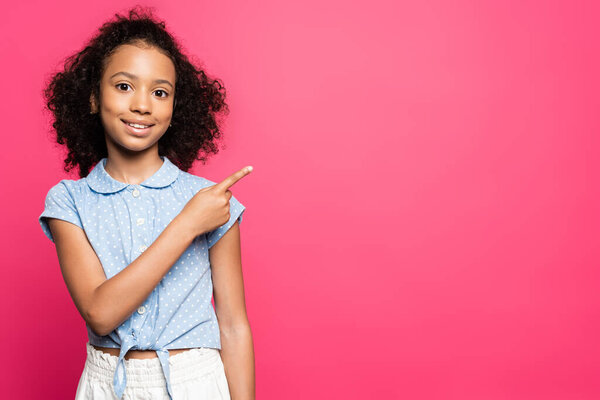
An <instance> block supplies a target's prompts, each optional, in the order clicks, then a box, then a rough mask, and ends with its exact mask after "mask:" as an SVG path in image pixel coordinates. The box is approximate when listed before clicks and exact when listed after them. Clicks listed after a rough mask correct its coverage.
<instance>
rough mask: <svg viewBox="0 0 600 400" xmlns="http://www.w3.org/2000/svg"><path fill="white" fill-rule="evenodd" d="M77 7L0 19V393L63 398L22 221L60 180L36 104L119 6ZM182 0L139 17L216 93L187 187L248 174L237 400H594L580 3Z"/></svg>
mask: <svg viewBox="0 0 600 400" xmlns="http://www.w3.org/2000/svg"><path fill="white" fill-rule="evenodd" d="M98 3H99V4H92V3H91V2H90V3H89V4H82V3H80V2H74V1H64V0H58V1H56V2H41V1H17V2H12V3H6V4H4V7H3V9H4V12H3V18H2V20H3V23H2V24H1V25H0V34H1V37H2V40H1V41H0V54H2V63H1V68H2V96H1V97H0V101H1V102H2V108H1V109H2V112H3V118H2V122H3V123H5V125H4V128H3V135H2V137H3V146H4V151H3V152H2V157H0V173H1V174H2V175H1V177H0V178H1V179H2V184H3V187H2V196H1V201H2V226H3V229H2V231H1V233H0V235H1V238H0V239H1V240H0V243H1V246H2V249H1V250H2V253H1V254H2V266H3V271H4V274H3V279H2V280H0V285H1V286H0V293H1V301H0V307H1V312H2V324H3V329H2V330H1V335H2V336H1V338H0V340H1V343H2V344H3V349H2V352H3V356H2V359H3V362H2V363H1V364H0V369H1V371H0V376H2V382H3V385H2V393H3V394H2V397H5V398H18V399H38V398H45V399H64V398H72V396H73V394H74V393H75V388H76V385H77V382H78V379H79V376H80V374H81V371H82V368H83V362H84V359H85V348H84V344H85V342H86V339H87V338H86V335H85V328H84V324H83V320H82V319H81V317H80V316H79V314H78V313H77V311H76V309H75V307H74V305H73V303H72V300H71V298H70V297H69V295H68V292H67V290H66V286H65V285H64V282H63V280H62V276H61V274H60V269H59V266H58V262H57V257H56V252H55V249H54V246H53V245H52V243H51V242H50V241H49V240H48V239H47V238H46V237H45V236H44V235H43V233H42V230H41V228H40V226H39V224H38V221H37V218H38V216H39V214H40V213H41V212H42V210H43V202H44V197H45V195H46V193H47V191H48V189H49V188H50V187H51V186H53V185H54V184H56V183H57V182H58V181H59V180H60V179H63V178H74V179H77V177H76V176H75V175H74V174H73V175H67V174H65V173H64V172H63V171H62V169H61V166H62V157H63V155H64V153H63V151H62V150H61V149H60V148H59V147H58V145H55V144H53V142H52V140H51V136H50V134H49V130H48V124H49V122H48V116H47V115H46V114H44V113H43V101H42V97H41V90H42V88H43V84H44V81H45V80H46V79H47V78H48V77H49V76H50V73H51V72H53V71H55V70H56V68H58V67H59V66H60V63H61V61H62V59H63V58H64V57H66V56H67V55H69V54H71V53H73V52H75V51H77V50H79V49H81V46H82V45H83V42H84V40H85V39H87V38H89V37H90V36H91V35H92V34H93V33H94V31H95V29H96V27H98V26H99V25H100V24H101V23H102V22H104V21H105V20H106V19H108V18H110V17H111V16H112V14H113V13H114V12H117V11H123V10H125V9H126V8H128V7H129V6H131V5H133V4H135V3H133V2H128V1H105V2H98ZM203 3H204V4H201V2H198V1H163V2H157V1H154V2H149V3H146V4H150V5H154V6H156V7H157V8H156V10H157V15H158V16H159V17H160V18H164V19H165V20H166V21H167V27H168V28H169V29H171V30H172V31H173V33H174V34H175V35H176V36H177V37H178V38H180V40H181V41H182V44H183V45H184V46H185V48H186V49H187V50H188V52H189V53H191V54H193V55H195V56H197V57H198V59H199V60H201V61H202V62H203V63H204V65H205V67H206V69H207V71H208V73H209V74H213V75H214V76H217V77H219V78H221V79H222V80H223V82H224V83H225V87H226V88H227V90H228V95H229V103H230V107H231V110H232V112H231V114H230V116H229V118H228V120H227V124H226V126H225V135H226V141H225V143H226V145H227V148H226V149H224V150H222V151H221V153H220V154H219V155H217V156H215V157H213V158H212V159H211V160H210V162H209V163H208V164H207V165H206V166H202V165H200V164H197V165H196V166H195V168H194V170H193V171H191V172H193V173H195V174H198V175H203V176H205V177H207V178H209V179H212V180H221V179H223V178H224V177H226V176H227V175H229V174H230V173H232V172H233V171H235V170H237V169H238V168H241V167H243V166H245V165H253V166H254V167H255V170H254V172H253V173H252V174H251V175H250V176H248V177H246V178H245V179H244V180H243V181H241V182H239V183H238V184H236V185H235V186H234V188H233V193H234V195H235V196H236V197H237V198H238V199H239V200H240V201H241V202H242V203H243V204H244V205H245V206H246V207H247V210H246V213H245V219H244V222H243V224H242V247H243V249H242V252H243V266H244V279H245V284H246V297H247V307H248V314H249V317H250V323H251V326H252V329H253V334H254V343H255V351H256V376H257V398H259V399H263V400H266V399H286V400H294V399H375V398H381V399H392V398H394V399H395V398H403V399H598V398H600V380H599V379H598V376H599V373H600V346H599V345H598V337H599V335H600V319H599V317H600V290H599V282H600V270H599V268H598V260H599V256H600V254H599V253H600V246H599V242H598V239H599V237H600V236H599V234H600V207H599V200H600V189H599V182H600V176H599V175H600V169H599V163H600V162H599V157H598V151H599V149H600V146H599V145H600V138H599V132H598V128H599V117H598V110H599V108H598V106H599V101H598V93H599V92H600V91H599V89H600V85H599V78H598V71H599V70H600V58H599V54H600V52H599V51H600V48H599V44H598V37H599V36H598V35H599V33H600V32H599V31H600V29H599V28H598V25H597V24H596V25H594V23H595V22H597V19H598V15H599V14H598V12H599V11H600V10H599V8H598V6H597V5H596V2H593V1H588V2H573V1H552V2H541V1H521V0H520V1H495V2H492V1H487V2H480V1H464V0H459V1H453V2H443V1H425V2H424V1H415V2H405V3H399V2H398V1H363V2H357V1H354V2H352V1H350V2H348V1H323V0H318V1H315V0H304V1H302V2H294V4H290V3H289V2H282V1H279V0H265V1H260V2H252V3H251V2H243V1H237V2H210V3H208V2H203ZM34 383H35V384H34ZM6 396H8V397H6ZM234 400H235V399H234Z"/></svg>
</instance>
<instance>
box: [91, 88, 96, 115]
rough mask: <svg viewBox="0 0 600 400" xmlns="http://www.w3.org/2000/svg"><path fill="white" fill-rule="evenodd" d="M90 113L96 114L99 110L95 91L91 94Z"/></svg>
mask: <svg viewBox="0 0 600 400" xmlns="http://www.w3.org/2000/svg"><path fill="white" fill-rule="evenodd" d="M90 110H91V111H90V114H96V113H97V112H98V105H97V104H96V96H94V93H93V92H92V94H90Z"/></svg>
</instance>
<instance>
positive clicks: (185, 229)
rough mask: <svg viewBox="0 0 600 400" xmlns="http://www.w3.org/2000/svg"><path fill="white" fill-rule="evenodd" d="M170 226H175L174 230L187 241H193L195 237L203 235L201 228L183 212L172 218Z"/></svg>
mask: <svg viewBox="0 0 600 400" xmlns="http://www.w3.org/2000/svg"><path fill="white" fill-rule="evenodd" d="M172 224H173V225H175V227H176V230H177V231H178V232H179V233H180V234H181V235H183V236H184V238H186V239H189V240H193V239H194V238H195V237H196V236H198V235H202V234H203V233H204V230H203V229H202V227H200V226H199V225H198V224H197V223H196V221H194V220H193V219H192V218H189V217H188V215H187V214H186V213H184V212H181V213H179V214H178V215H177V216H176V217H175V218H173V221H172Z"/></svg>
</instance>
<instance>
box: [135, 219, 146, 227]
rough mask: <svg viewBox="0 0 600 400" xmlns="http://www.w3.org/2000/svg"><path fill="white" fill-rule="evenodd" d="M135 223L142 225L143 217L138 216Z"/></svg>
mask: <svg viewBox="0 0 600 400" xmlns="http://www.w3.org/2000/svg"><path fill="white" fill-rule="evenodd" d="M136 223H137V224H138V226H139V225H144V218H138V219H137V221H136Z"/></svg>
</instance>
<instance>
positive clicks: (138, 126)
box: [127, 122, 150, 129]
mask: <svg viewBox="0 0 600 400" xmlns="http://www.w3.org/2000/svg"><path fill="white" fill-rule="evenodd" d="M127 125H129V126H133V127H134V128H139V129H144V128H148V127H149V126H150V125H139V124H130V123H129V122H127Z"/></svg>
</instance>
